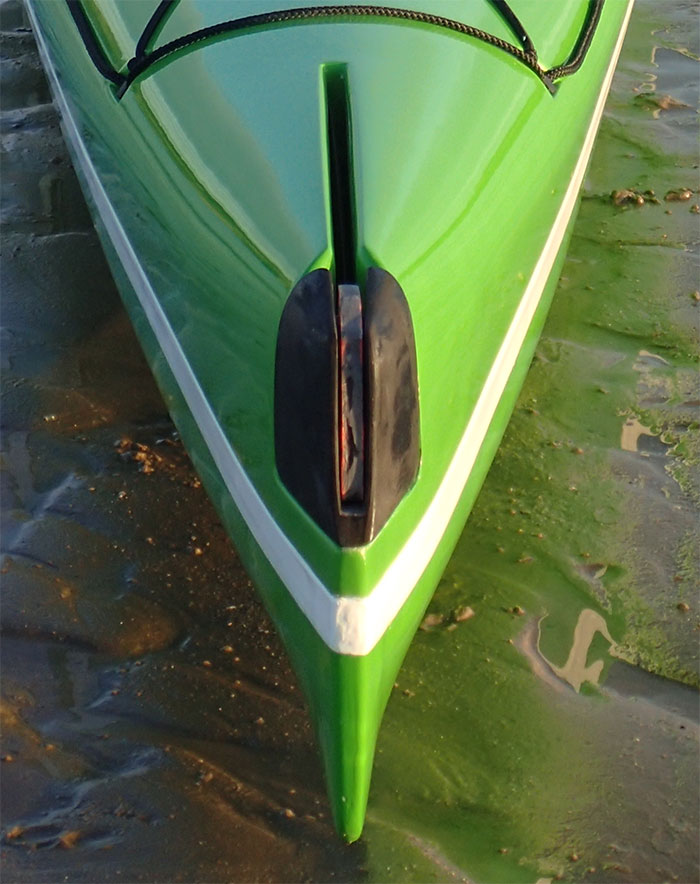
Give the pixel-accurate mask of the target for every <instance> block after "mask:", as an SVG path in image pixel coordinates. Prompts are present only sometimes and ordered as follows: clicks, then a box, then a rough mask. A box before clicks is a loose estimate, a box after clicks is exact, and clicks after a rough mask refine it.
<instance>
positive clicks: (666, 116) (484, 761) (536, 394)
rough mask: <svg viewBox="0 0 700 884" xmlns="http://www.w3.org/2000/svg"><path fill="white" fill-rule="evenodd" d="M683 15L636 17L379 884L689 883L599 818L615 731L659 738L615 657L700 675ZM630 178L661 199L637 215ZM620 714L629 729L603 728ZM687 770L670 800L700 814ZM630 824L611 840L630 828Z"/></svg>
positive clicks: (423, 674) (380, 770) (408, 760)
mask: <svg viewBox="0 0 700 884" xmlns="http://www.w3.org/2000/svg"><path fill="white" fill-rule="evenodd" d="M682 23H683V12H682V9H679V8H676V7H675V6H674V5H673V4H668V5H666V6H664V7H663V8H662V9H658V8H656V7H654V6H653V5H652V4H650V3H640V4H638V7H637V10H636V12H635V15H634V17H633V19H632V24H631V29H630V36H629V37H628V42H627V44H626V47H625V51H624V53H623V58H622V61H621V64H620V69H619V71H618V75H617V77H616V80H615V83H614V86H613V91H612V93H611V97H610V100H609V103H608V110H607V114H606V118H605V119H604V122H603V125H602V127H601V133H600V136H599V141H598V144H597V146H596V150H595V154H594V158H593V161H592V166H591V169H590V171H589V174H588V178H587V183H586V188H585V192H584V198H583V201H582V206H581V210H580V214H579V218H578V221H577V226H576V229H575V232H574V236H573V240H572V244H571V247H570V250H569V255H568V258H567V262H566V265H565V268H564V271H563V275H562V279H561V282H560V285H559V290H558V293H557V295H556V297H555V301H554V306H553V308H552V311H551V314H550V317H549V319H548V322H547V325H546V328H545V331H544V333H543V336H542V339H541V341H540V344H539V346H538V350H537V354H536V357H535V359H534V361H533V365H532V368H531V371H530V373H529V376H528V379H527V382H526V384H525V387H524V389H523V391H522V394H521V397H520V400H519V403H518V405H517V407H516V410H515V413H514V415H513V418H512V420H511V423H510V425H509V428H508V430H507V433H506V436H505V438H504V440H503V443H502V445H501V448H500V449H499V452H498V454H497V456H496V458H495V461H494V465H493V467H492V469H491V472H490V473H489V476H488V478H487V480H486V483H485V485H484V488H483V490H482V492H481V495H480V497H479V500H478V501H477V504H476V506H475V508H474V510H473V512H472V515H471V517H470V520H469V523H468V525H467V529H466V531H465V533H464V535H463V536H462V538H461V540H460V542H459V545H458V547H457V550H456V552H455V555H454V556H453V558H452V561H451V563H450V565H449V567H448V569H447V571H446V573H445V575H444V578H443V580H442V582H441V584H440V586H439V588H438V590H437V592H436V594H435V597H434V599H433V602H432V604H431V607H430V611H431V612H432V614H434V615H436V616H435V617H433V618H432V620H431V623H432V624H433V625H432V626H431V628H430V629H428V630H426V631H424V632H421V633H419V634H418V636H417V638H416V640H415V641H414V643H413V646H412V648H411V651H410V652H409V655H408V657H407V659H406V662H405V664H404V667H403V669H402V671H401V673H400V676H399V682H398V683H397V686H396V688H395V691H394V695H393V696H392V699H391V701H390V704H389V709H388V712H387V715H386V719H385V723H384V726H383V729H382V732H381V734H380V738H379V746H378V758H377V763H376V770H375V775H374V786H373V789H374V792H373V796H372V798H371V799H370V808H369V814H368V824H367V833H366V840H367V844H368V851H369V858H370V860H371V862H370V868H371V870H372V872H371V875H372V877H373V878H375V879H377V880H453V879H454V880H459V879H462V880H479V881H509V882H510V881H521V880H523V881H524V880H529V881H534V880H536V879H537V878H538V877H544V878H552V877H557V876H559V877H563V878H564V879H566V880H581V879H584V878H587V879H589V880H590V876H591V875H594V873H593V872H591V871H590V869H591V868H593V866H591V863H593V864H594V865H595V864H597V865H598V866H599V869H600V871H598V872H597V873H596V874H603V876H604V880H619V876H620V875H623V876H624V875H626V874H630V873H631V874H635V872H634V870H633V869H634V862H637V863H638V864H641V865H638V866H637V869H638V871H637V872H636V874H638V875H639V874H643V875H649V877H648V878H644V880H652V879H653V880H657V877H658V879H659V880H662V879H663V875H664V874H665V873H664V872H662V871H659V872H654V873H652V872H651V870H650V868H651V867H650V865H649V864H650V863H652V862H655V861H657V860H658V857H652V856H651V855H645V854H644V851H643V850H641V848H639V845H637V846H636V848H630V849H631V850H633V849H636V850H637V857H636V859H635V860H630V859H629V856H628V857H627V860H626V861H627V863H628V865H625V863H623V862H622V860H621V859H620V857H618V856H616V855H615V850H618V849H621V848H619V847H618V846H617V845H606V844H603V843H602V842H601V839H600V836H599V835H596V832H597V831H599V830H598V828H597V823H596V822H595V821H596V820H597V819H600V818H602V817H607V816H608V812H607V810H606V809H605V808H607V807H608V806H613V805H614V806H616V807H618V808H620V809H621V810H620V813H621V815H622V817H624V816H625V815H627V816H628V817H630V818H632V819H633V818H634V817H635V814H636V813H637V812H638V811H637V809H636V806H635V802H636V800H637V799H636V798H635V797H634V795H635V794H636V793H635V789H636V786H633V785H631V782H632V780H634V779H635V777H638V776H639V774H638V772H637V771H636V770H635V772H634V774H632V775H631V776H630V774H631V772H630V773H624V771H625V770H626V767H625V765H626V764H627V758H628V757H629V753H627V752H626V751H623V752H618V751H617V750H616V747H615V741H617V740H618V739H629V740H631V741H632V742H634V740H637V739H638V738H637V737H636V736H634V737H633V736H628V737H626V736H625V729H626V728H631V729H632V728H635V727H639V724H638V720H637V719H636V718H634V717H632V718H630V719H629V720H626V719H624V715H623V713H622V711H621V708H620V709H619V710H618V711H617V713H615V712H614V708H613V707H615V702H616V701H615V702H613V701H612V699H611V697H612V696H613V695H611V694H610V693H609V692H608V691H607V690H606V688H605V681H606V677H607V676H608V674H609V673H610V672H611V668H612V667H614V666H615V665H621V664H616V663H615V661H616V660H623V661H625V662H626V663H627V664H632V665H633V666H635V667H638V668H639V669H640V670H644V671H646V672H648V673H653V674H655V675H658V676H662V677H664V678H666V679H672V680H675V681H676V682H681V683H684V684H687V685H693V686H696V687H697V686H698V684H700V679H699V670H698V651H697V644H698V643H697V631H696V623H697V611H694V610H693V609H692V605H693V604H694V602H693V596H694V595H695V594H696V592H697V578H698V554H697V550H698V548H700V529H699V527H698V519H697V506H698V500H699V498H698V458H699V455H700V433H699V432H698V420H697V401H696V400H698V399H700V393H698V389H697V387H698V373H697V366H698V353H699V347H698V340H699V334H698V310H699V309H700V308H699V307H698V302H697V300H696V299H695V298H694V297H689V296H688V294H689V292H690V291H691V290H692V288H693V284H692V280H693V279H694V278H695V276H696V273H697V254H696V253H697V247H696V243H697V240H698V225H697V216H696V215H695V213H694V212H692V211H690V210H691V207H692V206H693V205H694V204H695V203H696V201H697V197H696V195H695V194H694V195H693V196H692V198H691V199H690V200H688V201H677V200H675V199H669V200H666V199H665V198H664V197H665V196H666V194H668V193H671V192H674V193H675V192H678V191H680V190H681V189H683V188H688V187H690V188H693V187H694V188H696V189H697V183H698V182H697V170H696V169H695V168H694V166H695V163H696V161H697V159H696V147H695V141H694V127H691V126H689V123H688V119H689V118H690V119H691V121H692V120H693V119H694V118H695V115H696V107H697V96H696V95H693V93H692V90H691V91H690V93H689V90H688V88H685V87H684V85H683V84H684V83H685V80H683V77H686V73H685V71H686V68H685V67H684V66H685V65H686V63H687V64H695V62H694V61H693V59H694V52H695V48H694V47H692V46H691V47H690V48H689V49H687V36H688V35H687V33H686V32H685V31H684V28H683V26H682ZM651 34H653V35H654V37H653V38H652V43H653V45H651V46H650V43H649V40H650V35H651ZM661 50H663V51H664V52H666V53H667V55H666V56H664V58H663V62H664V65H665V66H666V68H667V69H668V71H669V73H668V75H667V79H668V80H669V83H668V84H667V83H665V82H664V74H663V70H657V60H660V58H661V56H660V52H661ZM686 50H687V51H686ZM650 54H651V55H650ZM676 59H682V62H679V63H677V62H676ZM679 66H680V68H682V70H681V75H682V76H681V75H679V73H678V70H679ZM674 77H675V79H674ZM679 77H680V79H679ZM686 78H687V77H686ZM679 84H680V85H679ZM674 90H675V91H674ZM661 93H662V94H664V95H665V94H666V93H669V94H671V95H672V98H673V99H675V101H673V100H671V101H661V102H659V101H657V100H656V97H657V94H661ZM650 96H652V97H650ZM650 110H651V111H653V112H650ZM619 188H631V189H634V190H637V191H639V192H644V191H646V192H647V197H646V199H645V201H644V204H643V205H633V206H622V207H620V206H616V205H615V204H614V201H613V200H612V199H611V198H610V193H611V192H613V191H614V190H616V189H619ZM626 426H627V431H625V427H626ZM679 605H680V607H679ZM686 605H687V606H688V610H686V609H685V607H684V606H686ZM463 606H469V607H470V608H471V609H472V610H473V616H472V617H470V618H469V619H468V620H466V621H465V622H455V619H454V616H453V615H454V611H455V610H456V609H458V608H460V607H463ZM651 677H652V676H651V675H649V676H648V678H651ZM635 708H636V707H635ZM615 714H617V715H619V716H620V719H619V721H618V722H617V725H616V727H615V729H613V730H611V731H610V732H608V733H607V735H606V734H605V732H604V729H603V731H602V732H601V733H600V734H596V733H592V732H590V731H589V730H588V728H589V727H590V724H589V722H590V720H591V719H592V718H593V717H598V718H600V719H601V720H606V719H605V717H606V716H609V715H615ZM635 714H636V713H635ZM632 722H634V723H632ZM630 733H632V730H630ZM409 735H410V739H407V737H408V736H409ZM658 739H659V740H661V739H662V735H661V732H660V733H659V737H658ZM679 754H680V753H679ZM684 763H685V762H683V764H684ZM678 764H679V767H678V769H677V771H676V773H674V775H673V776H674V781H673V784H672V785H671V784H670V783H669V785H668V788H674V789H677V790H679V792H678V794H679V795H681V796H684V797H682V798H680V799H679V800H680V801H685V802H686V804H685V805H684V806H685V807H686V809H687V812H688V813H689V814H690V815H691V816H692V815H693V814H695V813H696V811H697V808H696V807H695V798H694V797H693V795H692V792H693V787H692V778H689V777H688V776H687V769H686V768H683V770H685V771H686V773H685V774H683V773H681V772H679V771H681V767H682V763H681V762H680V761H679V762H678ZM647 776H649V777H650V783H651V782H652V781H653V779H654V777H653V775H651V774H648V775H647ZM628 782H629V783H630V785H627V784H628ZM693 808H695V809H693ZM609 826H610V832H611V833H612V834H610V836H609V840H613V836H614V833H615V831H616V828H617V829H620V828H624V825H623V823H622V822H620V820H619V819H617V820H613V819H611V820H610V822H609ZM640 826H641V823H640ZM632 828H633V826H632ZM642 828H643V827H642ZM640 831H641V829H640ZM606 837H607V836H606ZM615 837H617V836H615ZM632 837H633V836H631V835H628V838H632ZM619 840H620V841H621V842H622V841H623V839H622V838H620V839H619ZM613 847H615V849H614V850H613V849H612V848H613ZM582 848H583V854H585V862H584V860H581V861H580V862H579V859H580V856H579V855H580V854H582ZM606 851H607V852H606ZM652 853H653V851H652ZM397 857H402V858H406V857H411V858H412V862H413V865H411V864H410V863H409V864H408V865H402V864H401V863H400V862H399V861H398V860H397ZM416 857H418V858H416ZM659 862H660V860H659ZM645 863H646V864H647V865H646V866H645V865H644V864H645ZM661 865H662V863H661ZM642 869H643V871H642ZM634 879H635V880H637V879H639V880H641V879H640V878H634Z"/></svg>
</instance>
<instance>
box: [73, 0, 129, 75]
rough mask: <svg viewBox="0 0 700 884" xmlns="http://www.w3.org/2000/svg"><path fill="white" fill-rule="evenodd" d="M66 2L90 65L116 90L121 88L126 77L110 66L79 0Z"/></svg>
mask: <svg viewBox="0 0 700 884" xmlns="http://www.w3.org/2000/svg"><path fill="white" fill-rule="evenodd" d="M66 2H67V3H68V10H69V12H70V14H71V16H72V17H73V21H74V22H75V24H76V27H77V28H78V33H79V34H80V36H81V38H82V41H83V43H84V44H85V49H86V50H87V53H88V55H89V56H90V59H91V61H92V63H93V64H94V65H95V67H96V68H97V70H98V71H99V72H100V73H101V74H102V76H103V77H105V78H106V79H107V80H109V81H110V82H111V83H114V85H115V86H116V87H117V88H122V87H123V86H124V83H125V82H126V77H125V76H124V75H123V74H120V73H119V71H116V70H115V69H114V67H113V66H112V65H111V64H110V62H109V59H108V58H107V56H106V55H105V52H104V49H103V48H102V46H101V45H100V43H99V41H98V39H97V37H96V36H95V32H94V31H93V29H92V25H91V24H90V21H89V19H88V17H87V16H86V15H85V11H84V10H83V6H82V3H81V2H80V0H66Z"/></svg>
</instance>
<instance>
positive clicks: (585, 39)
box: [547, 0, 604, 80]
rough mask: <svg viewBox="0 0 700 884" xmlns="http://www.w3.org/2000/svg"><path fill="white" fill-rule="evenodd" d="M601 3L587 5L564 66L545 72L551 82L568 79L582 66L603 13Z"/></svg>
mask: <svg viewBox="0 0 700 884" xmlns="http://www.w3.org/2000/svg"><path fill="white" fill-rule="evenodd" d="M603 2H604V0H592V2H591V3H589V5H588V14H587V16H586V21H585V22H584V25H583V28H582V29H581V33H580V34H579V36H578V40H577V41H576V45H575V46H574V48H573V51H572V53H571V55H570V56H569V57H568V58H567V60H566V61H565V62H564V64H561V65H559V66H558V67H555V68H551V69H550V70H548V71H547V73H548V75H549V76H550V77H551V78H552V79H553V80H559V79H561V77H569V76H571V74H575V73H576V71H577V70H578V69H579V68H580V67H581V65H582V64H583V61H584V59H585V57H586V55H587V53H588V50H589V49H590V46H591V42H592V41H593V35H594V34H595V31H596V28H597V27H598V22H599V21H600V14H601V13H602V11H603Z"/></svg>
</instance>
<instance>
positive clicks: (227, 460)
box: [29, 0, 634, 656]
mask: <svg viewBox="0 0 700 884" xmlns="http://www.w3.org/2000/svg"><path fill="white" fill-rule="evenodd" d="M633 2H634V0H629V2H628V6H627V12H626V15H625V19H624V22H623V25H622V28H621V31H620V35H619V38H618V41H617V44H616V46H615V50H614V52H613V55H612V59H611V62H610V65H609V68H608V70H607V73H606V76H605V80H604V81H603V85H602V88H601V92H600V96H599V98H598V103H597V105H596V108H595V111H594V113H593V117H592V119H591V123H590V126H589V129H588V133H587V135H586V138H585V140H584V143H583V147H582V150H581V154H580V156H579V159H578V162H577V164H576V167H575V168H574V171H573V174H572V177H571V181H570V183H569V186H568V188H567V191H566V194H565V196H564V200H563V202H562V204H561V207H560V209H559V212H558V214H557V217H556V220H555V222H554V226H553V227H552V230H551V232H550V234H549V237H548V239H547V242H546V243H545V246H544V249H543V251H542V254H541V255H540V257H539V260H538V261H537V264H536V266H535V269H534V271H533V274H532V277H531V278H530V282H529V283H528V286H527V288H526V290H525V292H524V294H523V297H522V299H521V301H520V304H519V306H518V309H517V311H516V313H515V316H514V317H513V320H512V322H511V325H510V327H509V329H508V331H507V333H506V335H505V337H504V339H503V343H502V345H501V348H500V349H499V351H498V354H497V355H496V358H495V360H494V363H493V365H492V367H491V371H490V372H489V375H488V377H487V379H486V382H485V384H484V387H483V389H482V391H481V394H480V396H479V399H478V401H477V404H476V406H475V408H474V411H473V413H472V416H471V418H470V420H469V423H468V424H467V427H466V429H465V431H464V433H463V435H462V438H461V440H460V443H459V445H458V446H457V450H456V452H455V454H454V456H453V458H452V461H451V462H450V465H449V467H448V468H447V472H446V473H445V476H444V478H443V480H442V482H441V484H440V486H439V487H438V490H437V492H436V494H435V496H434V498H433V500H432V501H431V503H430V505H429V506H428V508H427V510H426V511H425V513H424V514H423V517H422V518H421V520H420V522H419V523H418V525H417V526H416V528H415V529H414V530H413V533H412V534H411V536H410V537H409V538H408V540H407V541H406V543H405V544H404V545H403V547H402V548H401V549H400V550H399V552H398V554H397V555H396V557H395V558H394V560H393V561H392V563H391V565H389V567H388V568H387V570H386V571H385V572H384V574H383V575H382V577H381V578H380V579H379V581H378V582H377V583H376V584H375V586H374V587H373V589H372V591H371V592H370V593H369V594H368V595H367V596H364V597H358V596H335V595H334V594H333V593H331V592H330V591H329V590H328V589H327V587H326V586H324V584H323V583H322V582H321V581H320V580H319V578H318V577H317V575H316V574H315V573H314V572H313V570H312V569H311V567H310V566H309V565H308V563H307V562H306V561H305V560H304V558H303V557H302V556H301V555H300V554H299V552H298V550H297V549H296V548H295V547H294V546H293V545H292V543H291V542H290V541H289V539H288V538H287V536H286V535H285V534H284V532H283V531H282V529H281V528H280V526H279V525H278V524H277V522H275V520H274V518H273V516H272V514H271V513H270V511H269V510H268V509H267V507H266V506H265V504H264V502H263V500H262V498H261V497H260V495H259V494H258V492H257V491H256V489H255V487H254V485H253V483H252V482H251V481H250V479H249V478H248V476H247V474H246V472H245V470H244V469H243V466H242V464H241V462H240V461H239V459H238V457H237V456H236V453H235V452H234V450H233V448H232V447H231V444H230V442H229V441H228V439H227V438H226V435H225V433H224V432H223V430H222V428H221V426H220V424H219V422H218V420H217V419H216V416H215V414H214V412H213V410H212V408H211V406H210V404H209V402H208V400H207V398H206V396H205V394H204V391H203V390H202V388H201V387H200V385H199V382H198V381H197V378H196V376H195V374H194V372H193V371H192V368H191V366H190V364H189V362H188V361H187V357H186V355H185V353H184V351H183V350H182V347H181V346H180V342H179V341H178V339H177V336H176V334H175V332H174V331H173V329H172V327H171V325H170V323H169V322H168V319H167V316H166V315H165V312H164V311H163V308H162V307H161V305H160V302H159V301H158V298H157V296H156V293H155V292H154V290H153V288H152V286H151V284H150V282H149V280H148V277H147V276H146V273H145V271H144V269H143V267H142V266H141V264H140V263H139V260H138V257H137V255H136V252H135V251H134V248H133V246H132V245H131V242H130V241H129V239H128V237H127V235H126V232H125V230H124V228H123V226H122V224H121V221H120V220H119V217H118V215H117V213H116V211H115V209H114V207H113V206H112V203H111V202H110V200H109V197H108V196H107V193H106V191H105V189H104V187H103V186H102V182H101V181H100V178H99V175H98V173H97V171H96V169H95V167H94V165H93V163H92V160H91V159H90V156H89V154H88V151H87V149H86V147H85V144H84V142H83V139H82V137H81V135H80V132H79V130H78V127H77V125H76V122H75V120H74V118H73V115H72V113H71V110H70V107H69V104H68V101H67V99H66V96H65V93H64V92H63V89H62V88H61V85H60V83H59V80H58V76H57V74H56V70H55V68H54V66H53V63H52V62H51V58H50V56H49V53H48V49H47V46H46V42H45V40H44V38H43V35H42V33H41V31H40V29H39V27H38V22H37V19H36V15H35V13H34V10H33V8H32V7H31V5H30V6H29V14H30V17H31V19H32V25H33V27H34V32H35V35H36V38H37V42H38V45H39V49H40V52H41V54H42V57H43V60H44V64H45V67H46V69H47V72H48V74H49V79H50V81H51V85H52V89H53V92H54V96H55V98H56V102H57V104H58V105H59V107H60V110H61V115H62V117H63V124H64V129H65V132H66V135H67V137H68V139H69V140H70V142H71V145H72V147H73V151H74V154H75V157H76V160H77V161H78V163H79V164H80V167H81V170H82V172H83V175H84V179H85V181H86V183H87V185H88V187H89V190H90V194H91V197H92V200H93V202H94V204H95V206H96V208H97V210H98V211H99V213H100V217H101V219H102V223H103V225H104V227H105V230H106V232H107V234H108V235H109V237H110V240H111V242H112V245H113V247H114V249H115V251H116V253H117V255H118V256H119V259H120V261H121V262H122V265H123V267H124V270H125V272H126V274H127V276H128V278H129V281H130V283H131V285H132V287H133V289H134V291H135V293H136V295H137V297H138V299H139V302H140V304H141V306H142V308H143V310H144V313H145V314H146V317H147V318H148V321H149V323H150V325H151V328H152V330H153V332H154V334H155V336H156V339H157V341H158V344H159V346H160V347H161V349H162V351H163V354H164V355H165V357H166V359H167V361H168V365H169V367H170V370H171V371H172V374H173V376H174V377H175V379H176V381H177V383H178V385H179V387H180V390H181V392H182V394H183V396H184V398H185V401H186V402H187V405H188V407H189V409H190V411H191V412H192V415H193V417H194V419H195V421H196V423H197V425H198V427H199V429H200V432H201V434H202V437H203V438H204V440H205V442H206V444H207V446H208V448H209V451H210V453H211V455H212V458H213V459H214V462H215V464H216V466H217V468H218V470H219V472H220V474H221V477H222V478H223V480H224V482H225V484H226V487H227V489H228V491H229V493H230V494H231V497H232V498H233V501H234V503H235V504H236V507H237V508H238V510H239V511H240V513H241V515H242V517H243V519H244V520H245V522H246V524H247V525H248V528H249V529H250V531H251V533H252V535H253V537H254V538H255V540H256V542H257V543H258V545H259V546H260V548H261V549H262V551H263V553H264V554H265V556H266V557H267V559H268V560H269V562H270V564H271V565H272V567H273V568H274V570H275V572H276V573H277V575H278V576H279V578H280V580H281V581H282V582H283V583H284V585H285V587H286V588H287V590H288V591H289V593H290V594H291V596H292V597H293V598H294V600H295V601H296V603H297V604H298V606H299V607H300V608H301V610H302V611H303V612H304V614H305V615H306V617H307V618H308V620H309V621H310V622H311V624H312V625H313V627H314V629H315V630H316V632H317V633H318V634H319V636H320V637H321V638H322V639H323V641H324V642H325V643H326V644H327V645H328V647H329V648H331V650H333V651H336V652H337V653H339V654H349V655H354V656H361V655H364V654H368V653H369V652H370V651H371V650H372V649H373V648H374V646H375V645H376V644H377V642H378V641H379V640H380V638H381V637H382V635H383V634H384V632H385V631H386V629H387V628H388V627H389V625H390V624H391V623H392V621H393V620H394V618H395V617H396V615H397V614H398V612H399V611H400V610H401V608H402V607H403V605H404V603H405V602H406V600H407V599H408V597H409V596H410V595H411V593H412V592H413V590H414V588H415V586H416V585H417V583H418V581H419V580H420V577H421V575H422V574H423V572H424V571H425V569H426V568H427V566H428V564H429V563H430V560H431V559H432V557H433V555H434V553H435V551H436V549H437V547H438V545H439V544H440V541H441V539H442V537H443V536H444V534H445V531H446V529H447V527H448V525H449V523H450V520H451V519H452V516H453V514H454V511H455V509H456V507H457V505H458V503H459V500H460V498H461V496H462V493H463V491H464V488H465V486H466V484H467V481H468V479H469V476H470V474H471V471H472V468H473V466H474V462H475V461H476V458H477V456H478V454H479V451H480V449H481V445H482V443H483V441H484V438H485V436H486V433H487V431H488V428H489V426H490V424H491V421H492V419H493V416H494V413H495V411H496V408H497V406H498V403H499V401H500V399H501V395H502V394H503V391H504V389H505V386H506V384H507V382H508V378H509V377H510V374H511V372H512V370H513V367H514V365H515V362H516V360H517V357H518V354H519V353H520V350H521V347H522V345H523V342H524V340H525V337H526V335H527V332H528V329H529V328H530V324H531V322H532V319H533V317H534V315H535V312H536V310H537V307H538V305H539V303H540V299H541V297H542V292H543V291H544V288H545V285H546V283H547V280H548V279H549V276H550V273H551V270H552V267H553V265H554V262H555V260H556V257H557V255H558V253H559V249H560V247H561V244H562V242H563V239H564V235H565V233H566V229H567V227H568V224H569V220H570V218H571V215H572V212H573V210H574V208H575V206H576V200H577V197H578V193H579V190H580V188H581V184H582V182H583V176H584V174H585V171H586V167H587V165H588V160H589V157H590V154H591V150H592V148H593V143H594V141H595V136H596V132H597V130H598V126H599V123H600V119H601V117H602V114H603V108H604V106H605V100H606V98H607V94H608V91H609V89H610V84H611V82H612V77H613V74H614V71H615V66H616V64H617V59H618V57H619V54H620V50H621V49H622V43H623V40H624V36H625V32H626V30H627V24H628V22H629V17H630V13H631V11H632V5H633Z"/></svg>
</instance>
